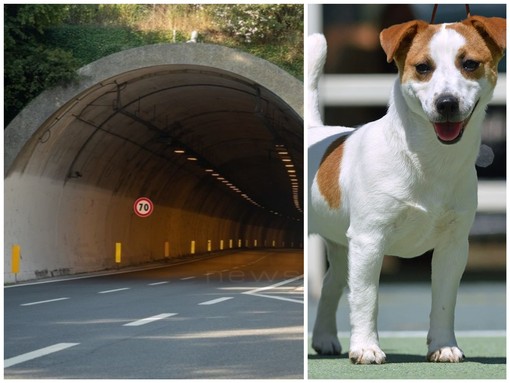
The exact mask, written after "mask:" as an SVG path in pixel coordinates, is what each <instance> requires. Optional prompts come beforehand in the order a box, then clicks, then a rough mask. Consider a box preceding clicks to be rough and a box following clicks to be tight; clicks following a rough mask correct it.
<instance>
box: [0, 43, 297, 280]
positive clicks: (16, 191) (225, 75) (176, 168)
mask: <svg viewBox="0 0 510 383" xmlns="http://www.w3.org/2000/svg"><path fill="white" fill-rule="evenodd" d="M78 74H79V81H77V82H76V83H75V84H72V85H69V86H67V87H62V88H57V89H53V90H49V91H46V92H44V93H43V94H41V95H40V96H39V97H38V98H36V99H35V100H34V101H33V102H31V103H30V104H29V105H28V106H27V107H26V108H25V109H24V110H23V111H22V112H21V113H20V114H19V115H18V116H17V117H16V118H15V119H14V120H13V121H12V122H11V123H10V124H9V126H7V128H6V129H5V132H4V139H5V142H4V147H5V179H4V181H5V182H4V191H5V205H4V206H5V221H4V225H5V226H4V235H5V244H4V251H5V254H6V256H5V257H4V259H5V261H4V273H5V281H6V282H13V281H15V280H17V281H21V280H30V279H37V278H43V277H49V276H56V275H65V274H76V273H82V272H89V271H97V270H104V269H110V268H113V267H116V264H115V256H114V254H115V244H116V243H121V244H122V262H121V265H122V266H128V265H137V264H143V263H147V262H151V261H157V260H162V259H165V258H168V257H179V256H184V255H188V254H190V253H193V252H194V253H197V254H198V253H206V252H209V251H219V250H228V249H230V248H234V249H237V248H254V247H301V246H302V241H303V239H302V238H303V219H302V216H303V210H302V206H303V205H302V203H303V123H302V121H303V120H302V116H303V86H302V83H301V82H300V81H299V80H297V79H295V78H294V77H292V76H290V75H289V74H288V73H287V72H285V71H283V70H281V69H280V68H278V67H276V66H275V65H273V64H270V63H269V62H267V61H265V60H262V59H259V58H257V57H254V56H252V55H249V54H246V53H243V52H239V51H237V50H233V49H230V48H226V47H222V46H217V45H209V44H157V45H151V46H144V47H139V48H134V49H130V50H126V51H123V52H119V53H116V54H113V55H110V56H108V57H105V58H102V59H100V60H98V61H96V62H93V63H91V64H89V65H87V66H85V67H83V68H81V69H80V70H79V72H78ZM141 196H145V197H148V198H150V199H151V200H152V201H153V202H154V205H155V209H154V213H153V214H152V215H151V216H150V217H148V218H140V217H138V216H136V214H135V213H134V211H133V203H134V201H135V200H136V199H137V198H138V197H141ZM15 244H16V245H19V246H20V248H21V267H20V270H19V272H18V273H16V274H14V273H12V269H11V267H12V265H11V257H10V256H8V255H9V254H11V247H12V246H13V245H15Z"/></svg>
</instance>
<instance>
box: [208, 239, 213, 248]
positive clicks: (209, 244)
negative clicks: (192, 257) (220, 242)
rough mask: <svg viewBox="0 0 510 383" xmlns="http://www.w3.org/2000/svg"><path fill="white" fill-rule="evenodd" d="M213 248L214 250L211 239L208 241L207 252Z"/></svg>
mask: <svg viewBox="0 0 510 383" xmlns="http://www.w3.org/2000/svg"><path fill="white" fill-rule="evenodd" d="M211 248H212V245H211V240H210V239H208V240H207V251H211Z"/></svg>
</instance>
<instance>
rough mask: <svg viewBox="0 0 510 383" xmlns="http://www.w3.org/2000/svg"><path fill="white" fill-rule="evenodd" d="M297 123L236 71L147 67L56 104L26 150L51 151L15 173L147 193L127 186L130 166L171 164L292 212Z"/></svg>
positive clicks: (298, 191)
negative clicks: (51, 116) (56, 108)
mask: <svg viewBox="0 0 510 383" xmlns="http://www.w3.org/2000/svg"><path fill="white" fill-rule="evenodd" d="M302 126H303V124H302V119H301V117H300V116H299V115H298V114H297V113H296V112H295V111H294V110H293V109H292V108H290V107H289V106H288V105H287V104H286V103H285V102H283V101H282V99H281V98H280V97H278V96H277V95H275V94H273V93H272V92H271V91H269V90H267V89H265V88H264V87H262V86H260V85H258V84H257V83H255V82H253V81H251V80H249V79H247V78H244V77H242V76H239V75H236V74H233V73H230V72H228V71H224V70H221V69H217V68H211V67H207V66H200V65H159V66H150V67H145V68H140V69H136V70H131V71H128V72H125V73H120V74H118V75H116V76H113V77H110V78H109V79H107V80H105V81H102V82H101V83H99V84H96V85H95V86H93V87H91V88H89V89H87V90H86V91H84V92H82V93H81V94H80V95H79V96H78V97H76V98H75V99H73V100H71V101H70V102H68V103H67V104H66V105H64V106H63V107H62V108H60V109H59V110H58V111H57V112H56V115H55V116H53V118H51V119H49V120H48V121H47V122H46V123H45V124H43V126H42V127H41V128H40V129H39V131H38V133H37V136H38V142H37V144H36V145H35V147H34V148H33V152H32V158H34V156H33V155H34V154H37V153H36V152H37V151H47V152H51V156H47V160H44V161H35V163H34V161H31V163H30V164H28V163H27V164H25V166H27V167H28V168H31V170H29V169H27V168H25V171H30V172H33V173H37V174H39V175H44V176H48V177H51V178H56V179H62V177H64V178H65V183H70V182H72V183H86V184H87V185H93V186H97V187H100V188H106V189H109V190H114V191H115V193H117V194H123V193H124V194H129V193H133V190H137V192H138V193H147V194H150V192H151V191H150V190H144V187H143V186H142V187H141V188H140V187H139V188H138V189H135V188H133V187H132V183H133V182H135V181H133V180H132V174H137V177H138V178H140V177H142V178H144V177H146V180H148V179H150V178H151V177H164V174H162V172H164V169H169V174H170V169H175V167H180V168H182V169H181V170H185V171H186V172H187V173H189V174H191V175H193V176H194V177H198V178H200V179H201V181H200V182H202V181H203V182H206V183H216V184H217V185H218V187H221V188H225V190H226V191H227V192H228V193H232V194H233V197H234V198H242V199H244V200H245V201H246V203H249V204H252V205H254V206H255V207H257V208H260V209H265V210H267V211H269V212H271V213H273V214H278V215H281V216H284V217H289V218H292V219H300V217H301V215H302V186H303V168H302V164H303V154H302V153H303V128H302ZM55 136H58V140H56V139H55ZM39 158H44V156H39ZM147 158H151V159H152V160H151V164H152V165H151V168H148V167H145V166H146V165H145V164H146V163H148V162H147V161H146V159H147ZM154 159H157V160H158V162H157V163H158V165H157V167H158V169H154ZM114 167H115V168H116V169H119V168H121V169H122V172H121V174H120V175H117V174H114V170H113V168H114ZM117 173H118V171H117ZM178 182H179V180H172V179H171V178H169V179H168V180H167V181H165V183H164V184H165V187H172V186H175V185H178ZM142 183H143V182H142ZM145 184H148V182H145ZM159 184H160V185H161V183H159ZM148 188H149V187H148V186H147V187H145V189H148ZM160 193H161V192H160ZM131 197H136V196H131ZM169 203H170V201H169Z"/></svg>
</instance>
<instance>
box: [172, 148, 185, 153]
mask: <svg viewBox="0 0 510 383" xmlns="http://www.w3.org/2000/svg"><path fill="white" fill-rule="evenodd" d="M174 153H177V154H184V153H186V151H185V150H182V149H175V150H174Z"/></svg>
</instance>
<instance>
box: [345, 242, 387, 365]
mask: <svg viewBox="0 0 510 383" xmlns="http://www.w3.org/2000/svg"><path fill="white" fill-rule="evenodd" d="M372 241H373V238H370V239H368V238H365V240H363V239H361V238H351V240H350V242H349V290H350V292H349V304H350V309H351V344H350V348H349V358H350V360H351V362H353V363H356V364H373V363H377V364H381V363H384V362H385V361H386V355H385V354H384V352H383V351H382V350H381V348H380V347H379V336H378V334H377V310H378V307H377V305H378V289H379V275H380V273H381V267H382V261H383V257H384V255H383V253H382V251H380V247H381V246H380V244H378V243H374V242H372Z"/></svg>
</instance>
